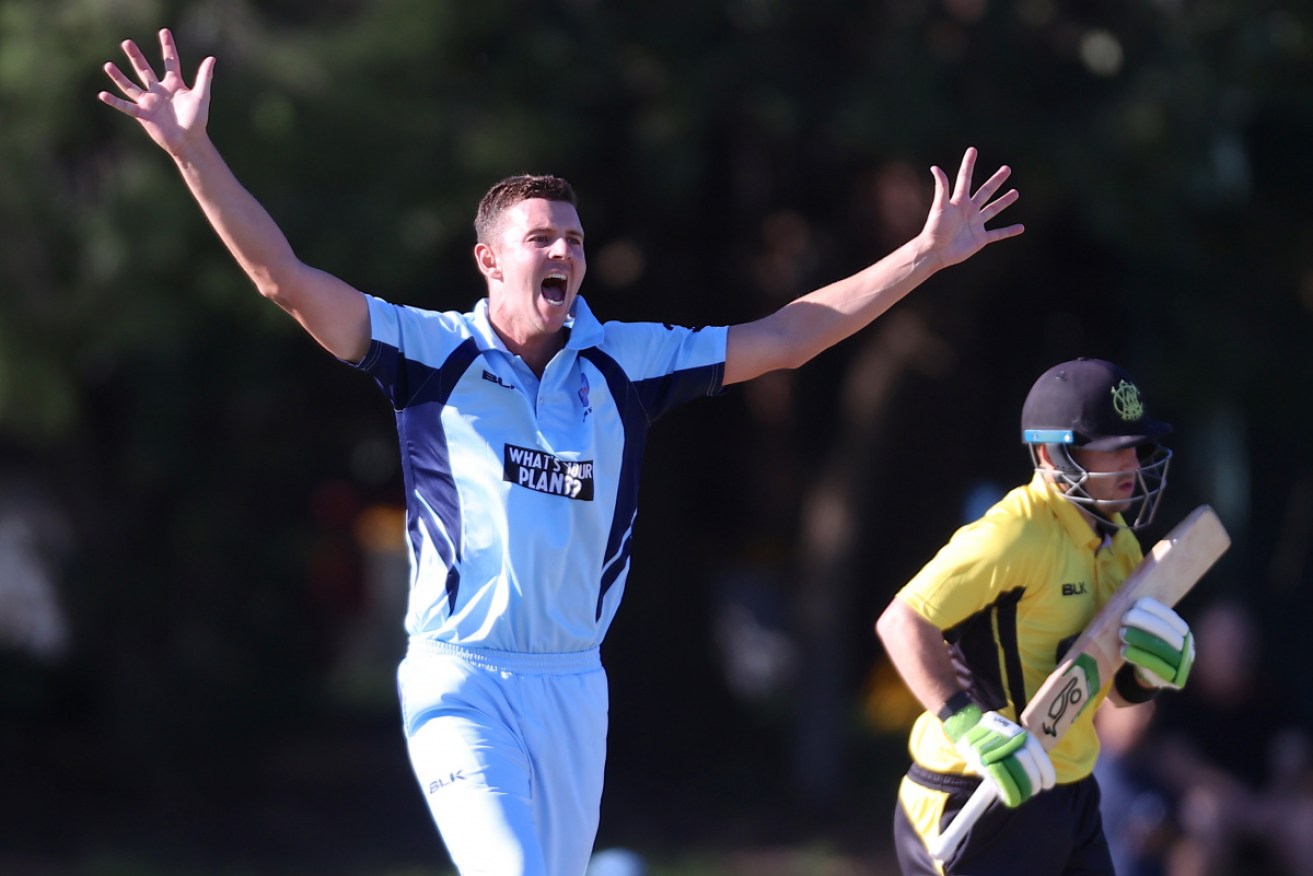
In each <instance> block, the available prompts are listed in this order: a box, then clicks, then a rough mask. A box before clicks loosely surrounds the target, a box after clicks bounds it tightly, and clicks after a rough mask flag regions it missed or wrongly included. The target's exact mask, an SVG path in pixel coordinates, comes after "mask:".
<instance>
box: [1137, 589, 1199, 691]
mask: <svg viewBox="0 0 1313 876" xmlns="http://www.w3.org/2000/svg"><path fill="white" fill-rule="evenodd" d="M1119 635H1120V636H1121V640H1122V643H1123V644H1122V657H1124V658H1126V662H1127V663H1130V664H1132V665H1134V666H1135V675H1136V677H1137V678H1139V680H1140V681H1141V682H1142V683H1144V684H1146V685H1148V686H1149V687H1156V688H1169V689H1171V690H1180V689H1181V688H1182V687H1184V686H1185V680H1186V679H1187V678H1189V677H1190V667H1191V666H1193V665H1194V634H1193V633H1191V632H1190V625H1189V624H1187V623H1186V622H1185V621H1184V620H1182V619H1181V616H1180V615H1179V614H1177V613H1176V612H1175V611H1173V610H1172V609H1171V608H1169V607H1167V606H1166V605H1163V604H1162V603H1161V602H1159V601H1158V600H1156V599H1154V598H1153V597H1150V596H1145V597H1142V598H1140V599H1137V600H1136V601H1135V604H1134V605H1132V606H1131V607H1130V608H1129V609H1127V611H1126V613H1125V614H1124V615H1122V628H1121V630H1120V632H1119Z"/></svg>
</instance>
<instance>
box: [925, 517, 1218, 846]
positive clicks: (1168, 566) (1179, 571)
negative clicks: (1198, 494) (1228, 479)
mask: <svg viewBox="0 0 1313 876" xmlns="http://www.w3.org/2000/svg"><path fill="white" fill-rule="evenodd" d="M1230 546H1231V537H1230V536H1229V535H1227V533H1226V529H1225V528H1223V526H1222V522H1221V521H1220V520H1218V519H1217V515H1216V514H1215V513H1214V512H1213V509H1212V508H1211V507H1209V506H1208V505H1200V506H1199V507H1198V508H1196V509H1195V510H1194V511H1192V512H1190V514H1189V516H1188V517H1186V518H1185V519H1184V520H1182V521H1181V522H1180V523H1178V524H1177V525H1176V527H1175V528H1174V529H1173V530H1172V531H1171V532H1169V533H1167V535H1166V536H1164V537H1163V539H1162V540H1161V541H1159V542H1158V543H1157V544H1155V545H1154V546H1153V547H1152V548H1151V549H1150V550H1149V552H1148V553H1147V554H1146V555H1145V557H1144V560H1143V561H1142V562H1141V563H1140V564H1139V565H1138V566H1136V567H1135V569H1134V570H1133V571H1132V572H1131V574H1130V575H1128V576H1127V577H1126V580H1125V581H1124V582H1122V585H1121V587H1119V588H1118V589H1117V592H1116V593H1115V594H1114V595H1113V597H1112V598H1111V599H1109V600H1108V602H1107V603H1106V604H1105V605H1104V606H1103V608H1102V609H1100V610H1099V613H1098V614H1097V615H1095V616H1094V620H1092V621H1090V624H1089V626H1087V627H1086V628H1085V629H1084V631H1082V632H1081V634H1080V636H1078V637H1077V639H1076V641H1075V642H1073V643H1072V645H1071V647H1070V648H1069V649H1067V652H1066V654H1064V655H1063V658H1062V661H1061V662H1060V663H1059V664H1058V666H1057V668H1056V669H1054V670H1053V672H1052V673H1050V675H1049V677H1048V678H1047V679H1045V681H1044V683H1043V684H1042V685H1040V688H1039V690H1037V691H1035V695H1034V696H1033V697H1031V700H1030V702H1029V703H1028V704H1027V705H1026V708H1025V711H1023V712H1022V713H1021V720H1020V721H1019V723H1020V724H1021V726H1022V727H1024V728H1025V729H1026V731H1027V732H1028V733H1032V734H1034V735H1035V736H1036V737H1038V738H1039V741H1040V743H1041V744H1042V745H1043V746H1044V750H1045V751H1048V750H1049V749H1051V748H1053V746H1055V745H1057V744H1058V740H1059V739H1061V738H1062V736H1063V734H1065V733H1066V732H1067V729H1068V728H1069V727H1071V725H1072V722H1074V721H1075V720H1076V718H1077V717H1078V716H1079V715H1080V714H1081V713H1082V712H1083V711H1084V710H1085V707H1086V706H1087V705H1089V704H1090V702H1091V701H1092V700H1093V699H1094V697H1095V696H1097V694H1098V692H1099V689H1100V688H1102V687H1103V685H1104V684H1105V683H1107V681H1108V679H1110V678H1112V676H1113V673H1115V672H1116V671H1117V669H1118V668H1119V667H1120V666H1121V664H1122V657H1121V639H1120V638H1119V636H1118V631H1119V630H1120V629H1121V618H1122V615H1124V614H1125V613H1126V610H1127V609H1129V608H1130V607H1131V605H1132V604H1133V603H1134V602H1135V601H1136V600H1137V599H1139V598H1140V597H1142V596H1152V597H1153V598H1154V599H1156V600H1158V601H1159V602H1161V603H1163V604H1164V605H1168V606H1172V605H1175V604H1176V603H1177V602H1179V601H1180V600H1181V599H1182V598H1183V597H1184V596H1185V595H1186V594H1187V593H1189V592H1190V588H1192V587H1194V585H1195V583H1196V582H1197V581H1198V580H1199V579H1200V578H1202V577H1203V575H1204V573H1205V572H1207V571H1208V570H1209V569H1210V568H1212V565H1213V564H1214V563H1216V562H1217V560H1218V558H1219V557H1221V556H1222V554H1224V553H1226V549H1227V548H1229V547H1230ZM996 796H997V794H996V792H995V790H994V786H993V784H991V783H990V782H988V781H982V782H981V783H980V786H979V787H978V788H976V791H975V793H974V794H972V796H971V799H970V800H968V801H967V804H966V805H965V806H963V807H962V810H961V811H960V812H958V813H957V815H956V817H954V818H953V821H952V823H950V824H949V825H948V829H947V830H945V831H944V832H943V833H941V834H939V836H938V837H937V838H936V839H935V840H933V841H932V842H931V843H929V846H928V848H929V851H930V854H931V855H932V856H933V857H934V859H935V860H936V861H938V862H939V863H941V864H942V863H943V862H944V861H945V860H947V859H948V858H949V857H950V856H951V855H952V854H953V852H955V851H956V850H957V847H958V846H959V845H961V843H962V839H963V838H964V837H965V836H966V834H967V831H969V830H970V829H971V826H972V825H973V824H975V823H976V820H977V819H978V818H980V816H981V814H982V813H984V811H985V809H986V808H988V807H989V804H990V803H992V802H993V801H994V799H995V797H996Z"/></svg>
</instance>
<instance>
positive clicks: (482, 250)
mask: <svg viewBox="0 0 1313 876" xmlns="http://www.w3.org/2000/svg"><path fill="white" fill-rule="evenodd" d="M474 263H475V264H476V265H478V266H479V273H481V274H483V276H485V277H487V278H488V279H489V280H500V279H501V278H502V272H501V266H500V264H498V262H497V252H496V250H494V249H493V248H492V247H490V246H488V244H486V243H476V244H475V245H474Z"/></svg>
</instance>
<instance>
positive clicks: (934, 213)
mask: <svg viewBox="0 0 1313 876" xmlns="http://www.w3.org/2000/svg"><path fill="white" fill-rule="evenodd" d="M975 168H976V150H975V149H968V150H967V151H966V154H965V155H963V156H962V166H961V167H960V168H959V169H958V173H957V181H956V184H955V185H954V186H953V189H952V191H951V193H950V191H949V187H948V176H947V174H945V173H944V171H943V170H942V169H940V168H938V167H934V168H931V172H932V173H933V174H934V177H935V198H934V203H933V204H931V206H930V214H929V216H927V217H926V224H925V228H924V229H923V230H922V232H921V233H922V235H923V236H924V237H926V238H928V239H929V241H930V243H931V248H932V249H933V250H934V251H935V252H937V253H939V257H940V259H941V260H942V262H943V265H944V266H945V267H947V266H949V265H955V264H957V263H959V262H963V261H966V260H967V259H969V258H970V257H971V256H973V255H975V254H976V253H977V252H979V251H980V250H981V249H983V248H984V247H985V246H987V245H988V244H991V243H994V242H995V241H998V240H1004V239H1006V238H1009V237H1016V236H1017V235H1018V234H1020V233H1021V232H1022V231H1024V230H1025V229H1024V228H1023V226H1021V225H1009V226H1007V227H1005V228H986V227H985V223H987V222H989V220H991V219H993V218H994V217H995V216H997V215H998V214H999V213H1001V212H1003V210H1005V209H1007V208H1008V207H1009V206H1011V205H1012V203H1013V202H1014V201H1016V200H1017V197H1018V195H1017V190H1016V189H1010V190H1009V191H1007V192H1006V193H1004V194H1003V195H1001V196H999V197H998V198H997V199H996V200H992V201H991V200H990V199H991V198H993V197H994V194H995V192H997V191H998V190H999V187H1001V186H1002V185H1003V183H1004V182H1005V181H1006V180H1007V178H1008V177H1009V176H1010V175H1011V173H1012V170H1011V168H1009V167H1007V166H1006V165H1005V166H1003V167H1000V168H999V169H998V170H996V171H995V172H994V175H993V176H991V177H990V178H989V179H987V180H985V182H984V183H982V184H981V186H980V188H979V189H977V190H976V192H975V194H972V192H971V177H972V176H973V175H974V173H975Z"/></svg>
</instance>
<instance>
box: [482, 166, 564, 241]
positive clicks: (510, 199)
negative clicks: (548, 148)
mask: <svg viewBox="0 0 1313 876" xmlns="http://www.w3.org/2000/svg"><path fill="white" fill-rule="evenodd" d="M530 198H545V199H547V200H548V201H565V202H566V203H568V204H571V205H572V206H575V207H578V206H579V204H578V202H577V201H576V200H575V197H574V189H573V188H571V187H570V184H569V183H568V182H566V181H565V180H563V179H561V178H560V177H559V176H551V175H542V176H536V175H533V174H519V175H518V176H508V177H506V179H504V180H502V181H501V182H499V183H497V184H496V185H494V186H493V187H492V188H490V189H488V193H487V194H486V195H484V196H483V199H482V200H480V201H479V212H478V213H476V214H475V216H474V233H475V235H476V237H477V240H478V242H479V243H488V242H489V240H490V239H491V238H492V233H493V229H494V228H495V227H496V226H497V223H498V221H499V220H500V219H501V215H502V214H503V213H505V212H506V211H507V210H509V209H510V208H511V207H514V206H515V205H516V204H518V203H520V202H521V201H527V200H529V199H530Z"/></svg>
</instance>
